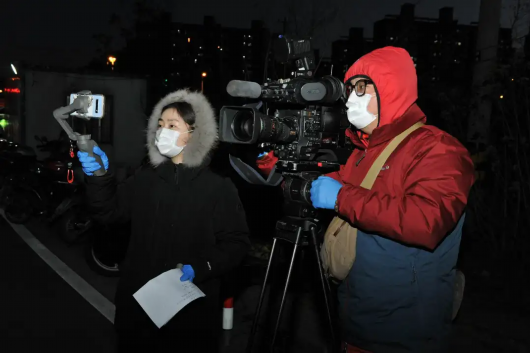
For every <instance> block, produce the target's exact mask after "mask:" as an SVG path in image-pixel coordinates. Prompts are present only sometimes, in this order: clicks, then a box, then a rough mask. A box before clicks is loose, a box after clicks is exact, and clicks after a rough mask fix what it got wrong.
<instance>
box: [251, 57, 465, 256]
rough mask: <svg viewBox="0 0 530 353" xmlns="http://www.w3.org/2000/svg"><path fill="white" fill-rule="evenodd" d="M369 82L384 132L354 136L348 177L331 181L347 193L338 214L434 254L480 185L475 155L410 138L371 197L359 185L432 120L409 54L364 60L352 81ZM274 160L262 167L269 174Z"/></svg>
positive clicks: (440, 136) (344, 170)
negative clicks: (396, 141)
mask: <svg viewBox="0 0 530 353" xmlns="http://www.w3.org/2000/svg"><path fill="white" fill-rule="evenodd" d="M359 76H364V77H367V78H369V79H370V80H371V81H372V82H374V84H375V87H376V92H377V96H378V98H379V125H378V127H377V128H376V129H374V131H373V133H372V135H371V136H370V137H369V140H365V139H361V137H360V134H356V133H354V132H352V131H351V130H347V132H346V134H347V136H348V137H349V138H350V139H351V140H352V142H353V143H354V144H355V145H356V146H357V147H358V149H356V150H355V151H354V152H353V153H352V154H351V156H350V157H349V159H348V161H347V163H346V165H344V166H342V167H341V169H340V171H338V172H334V173H331V174H329V175H328V176H329V177H332V178H334V179H336V180H338V181H340V182H341V183H342V184H343V185H344V186H343V187H342V189H341V190H340V192H339V195H338V198H337V200H338V211H339V213H340V214H341V215H342V216H344V217H346V218H348V219H349V220H350V221H351V223H352V224H353V225H354V226H356V227H358V228H360V229H363V230H365V231H368V232H370V233H376V234H380V235H382V236H385V237H388V238H391V239H395V240H397V241H399V242H402V243H405V244H409V245H413V246H420V247H423V248H427V249H430V250H432V249H434V248H436V246H437V245H438V244H439V243H440V241H441V240H442V239H443V238H444V237H445V235H447V234H448V233H449V231H450V230H451V229H453V227H455V225H456V224H457V222H458V220H459V219H460V217H461V216H462V214H463V212H464V208H465V206H466V204H467V198H468V195H469V191H470V189H471V186H472V185H473V182H474V167H473V162H472V161H471V157H470V155H469V152H468V151H467V150H466V148H465V147H464V146H462V144H460V142H458V140H457V139H455V138H454V137H452V136H451V135H449V134H447V133H446V132H444V131H441V130H440V129H438V128H436V127H434V126H430V125H425V126H424V127H422V128H420V129H418V130H416V131H414V132H413V133H412V134H411V135H409V136H408V137H407V138H406V139H405V140H404V141H403V142H402V143H401V144H400V145H399V146H398V147H397V148H396V150H395V151H394V152H393V153H392V155H391V156H390V157H389V158H388V160H387V162H386V163H385V166H384V167H383V168H382V170H381V171H380V172H379V175H378V177H377V180H376V182H375V183H374V186H373V187H372V189H371V190H367V189H364V188H362V187H360V186H359V185H360V184H361V182H362V181H363V179H364V177H365V175H366V173H367V172H368V170H369V169H370V166H371V165H372V164H373V162H374V161H375V159H376V158H377V156H378V155H379V154H380V153H381V152H382V151H383V150H384V148H385V147H386V145H387V144H388V143H389V142H390V141H391V140H392V138H394V137H395V136H397V135H399V134H400V133H401V132H403V131H405V130H406V129H407V128H409V127H410V126H412V125H413V124H415V123H416V122H418V121H423V122H426V117H425V114H423V112H422V111H421V109H420V108H419V107H418V106H417V105H416V103H415V102H416V100H417V98H418V89H417V76H416V69H415V67H414V63H413V61H412V59H411V57H410V55H409V54H408V52H407V51H406V50H404V49H401V48H395V47H386V48H382V49H378V50H375V51H373V52H371V53H370V54H367V55H365V56H363V57H362V58H361V59H359V60H358V61H357V62H355V64H353V65H352V67H350V69H349V70H348V72H347V73H346V76H345V79H344V81H345V82H348V81H350V80H351V79H352V78H355V77H359ZM271 162H272V157H271V158H270V159H268V165H267V160H264V161H262V162H259V163H258V166H259V167H260V169H262V170H264V171H265V170H267V169H269V167H270V164H271Z"/></svg>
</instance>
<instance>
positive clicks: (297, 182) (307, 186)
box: [283, 178, 313, 205]
mask: <svg viewBox="0 0 530 353" xmlns="http://www.w3.org/2000/svg"><path fill="white" fill-rule="evenodd" d="M312 183H313V180H302V179H292V178H289V179H287V180H286V182H285V185H284V186H283V196H284V197H285V199H286V200H288V201H297V202H302V203H304V204H307V205H312V203H311V184H312Z"/></svg>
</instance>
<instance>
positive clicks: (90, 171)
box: [77, 146, 109, 176]
mask: <svg viewBox="0 0 530 353" xmlns="http://www.w3.org/2000/svg"><path fill="white" fill-rule="evenodd" d="M92 151H93V152H94V154H97V155H98V156H100V157H101V161H102V162H103V165H104V166H105V170H108V169H109V159H108V157H107V154H106V153H105V152H103V150H102V149H101V148H99V146H95V147H94V149H93V150H92ZM77 158H79V161H80V162H81V165H82V167H83V172H85V174H86V175H88V176H92V175H94V172H95V171H96V170H98V169H101V166H100V165H99V163H98V162H96V159H95V158H94V157H90V156H89V155H88V153H86V152H81V151H78V152H77Z"/></svg>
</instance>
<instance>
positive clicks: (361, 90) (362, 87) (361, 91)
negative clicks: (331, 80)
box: [346, 80, 374, 98]
mask: <svg viewBox="0 0 530 353" xmlns="http://www.w3.org/2000/svg"><path fill="white" fill-rule="evenodd" d="M373 84H374V83H373V82H372V81H370V80H359V81H357V82H355V85H352V84H351V83H349V84H347V85H346V95H347V97H349V96H350V94H351V93H352V92H353V91H355V94H356V95H357V97H362V96H364V95H365V94H366V87H367V86H368V85H373ZM347 97H346V98H347Z"/></svg>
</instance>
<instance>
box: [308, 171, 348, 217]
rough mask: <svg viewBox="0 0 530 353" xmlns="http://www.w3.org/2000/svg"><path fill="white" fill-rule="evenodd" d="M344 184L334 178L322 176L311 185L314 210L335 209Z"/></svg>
mask: <svg viewBox="0 0 530 353" xmlns="http://www.w3.org/2000/svg"><path fill="white" fill-rule="evenodd" d="M341 188H342V184H341V183H340V182H338V181H336V180H335V179H333V178H330V177H327V176H321V177H319V178H318V179H317V180H315V181H314V182H313V183H312V184H311V202H312V203H313V207H314V208H325V209H328V210H332V209H334V208H335V202H336V201H337V195H338V194H339V191H340V189H341Z"/></svg>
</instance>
